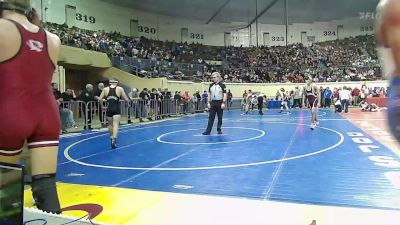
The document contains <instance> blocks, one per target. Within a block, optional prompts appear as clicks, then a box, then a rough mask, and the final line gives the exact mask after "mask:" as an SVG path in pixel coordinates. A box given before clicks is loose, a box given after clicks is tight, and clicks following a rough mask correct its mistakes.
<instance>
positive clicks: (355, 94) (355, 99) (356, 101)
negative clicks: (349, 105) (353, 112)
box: [352, 87, 360, 105]
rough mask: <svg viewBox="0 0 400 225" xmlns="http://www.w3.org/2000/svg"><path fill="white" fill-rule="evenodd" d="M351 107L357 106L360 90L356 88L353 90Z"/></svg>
mask: <svg viewBox="0 0 400 225" xmlns="http://www.w3.org/2000/svg"><path fill="white" fill-rule="evenodd" d="M352 94H353V105H358V100H359V96H360V89H358V87H355V88H354V89H353V93H352Z"/></svg>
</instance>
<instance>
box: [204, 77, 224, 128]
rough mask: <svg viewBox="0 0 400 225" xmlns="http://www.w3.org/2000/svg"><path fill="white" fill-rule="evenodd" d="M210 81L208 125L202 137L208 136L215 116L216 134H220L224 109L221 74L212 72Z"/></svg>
mask: <svg viewBox="0 0 400 225" xmlns="http://www.w3.org/2000/svg"><path fill="white" fill-rule="evenodd" d="M211 79H212V81H213V82H212V83H211V84H210V87H209V89H208V91H209V93H210V94H209V98H210V101H209V103H208V104H207V108H208V111H209V116H208V124H207V128H206V130H205V131H204V132H203V135H210V133H211V130H212V127H213V124H214V120H215V114H217V115H218V124H217V133H218V134H222V130H221V127H222V116H223V113H224V109H225V107H226V100H227V94H226V86H225V84H224V83H222V79H221V74H220V73H219V72H214V73H212V74H211Z"/></svg>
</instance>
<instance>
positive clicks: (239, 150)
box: [57, 110, 400, 209]
mask: <svg viewBox="0 0 400 225" xmlns="http://www.w3.org/2000/svg"><path fill="white" fill-rule="evenodd" d="M264 113H265V114H264V115H263V116H260V115H257V114H256V112H255V111H254V112H252V114H250V115H242V112H241V111H225V112H224V122H223V127H222V131H223V134H222V135H217V134H216V123H215V124H214V129H213V132H212V135H210V136H203V135H201V133H202V132H203V131H204V130H205V127H206V124H207V118H208V115H207V114H196V115H192V116H187V117H181V118H179V119H175V120H168V121H161V122H159V123H153V124H139V125H132V126H124V127H121V129H120V133H119V137H118V148H117V149H115V150H111V147H110V139H109V135H108V133H107V132H92V133H86V134H82V135H76V136H71V137H65V138H63V139H62V140H61V145H60V155H59V166H58V175H57V179H58V181H61V182H65V183H74V184H86V185H99V186H110V187H121V188H131V189H142V190H154V191H164V192H176V193H191V194H204V195H217V196H231V197H245V198H253V199H260V200H264V199H267V200H277V201H287V202H299V203H310V204H321V205H337V206H351V207H372V208H388V209H400V189H398V187H396V185H395V184H393V181H392V182H391V179H390V178H388V177H390V174H392V173H393V172H395V173H398V172H399V171H400V158H399V156H398V155H396V154H395V153H393V152H392V151H391V150H390V149H388V148H387V147H385V146H384V145H383V144H381V143H380V142H378V141H376V140H375V139H374V138H372V137H370V136H368V135H367V134H365V133H364V132H363V131H361V130H360V129H359V128H358V127H356V126H355V125H353V124H352V123H351V122H350V121H348V120H347V119H344V118H343V117H341V116H340V115H339V114H335V113H334V112H333V111H330V110H320V111H319V112H318V117H319V119H320V124H319V125H318V127H317V128H316V129H315V130H314V131H312V130H311V129H310V126H309V125H310V117H311V113H310V112H309V111H308V110H293V111H292V113H291V114H288V113H286V112H283V113H279V111H276V110H270V111H266V112H264ZM215 122H216V121H215ZM357 135H358V136H357ZM360 135H363V138H364V139H361V140H360V139H357V140H354V138H355V137H356V138H357V137H360ZM366 139H368V140H370V142H368V141H366ZM356 142H359V143H356ZM362 145H370V146H371V145H374V146H375V147H374V149H373V151H371V152H363V151H361V150H360V148H359V147H360V146H362ZM392 180H393V179H392Z"/></svg>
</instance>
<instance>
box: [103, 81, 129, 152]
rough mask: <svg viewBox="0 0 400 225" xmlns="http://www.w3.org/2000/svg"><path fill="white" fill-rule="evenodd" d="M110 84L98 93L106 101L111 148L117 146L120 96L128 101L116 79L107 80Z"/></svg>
mask: <svg viewBox="0 0 400 225" xmlns="http://www.w3.org/2000/svg"><path fill="white" fill-rule="evenodd" d="M109 83H110V86H109V87H105V88H104V89H103V91H102V92H101V94H100V97H99V99H100V100H101V101H104V99H105V100H106V101H107V103H108V106H107V111H106V116H107V121H108V131H109V133H110V138H111V148H112V149H115V148H117V136H118V128H119V121H120V120H121V103H120V102H119V101H120V99H121V97H122V98H123V99H124V100H125V101H129V98H128V96H126V94H125V91H124V89H123V88H122V87H119V86H118V80H117V79H115V78H113V79H111V80H110V81H109Z"/></svg>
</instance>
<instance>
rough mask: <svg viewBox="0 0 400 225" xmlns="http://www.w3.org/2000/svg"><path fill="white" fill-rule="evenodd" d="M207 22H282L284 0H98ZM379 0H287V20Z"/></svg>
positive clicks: (348, 13) (330, 15)
mask: <svg viewBox="0 0 400 225" xmlns="http://www.w3.org/2000/svg"><path fill="white" fill-rule="evenodd" d="M99 1H104V2H109V3H111V4H117V5H120V6H124V7H130V8H135V9H139V10H143V11H148V12H153V13H157V14H162V15H169V16H174V17H180V18H187V19H196V20H201V21H204V23H207V22H243V23H247V24H249V23H251V22H252V21H253V20H255V18H256V17H257V16H258V22H260V23H265V24H284V23H285V22H284V8H285V0H99ZM378 2H379V0H287V3H288V12H289V13H288V14H289V23H302V22H304V23H306V22H313V21H330V20H334V19H341V18H344V17H355V16H356V17H357V16H359V15H360V13H363V12H374V11H375V7H376V5H377V4H378Z"/></svg>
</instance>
